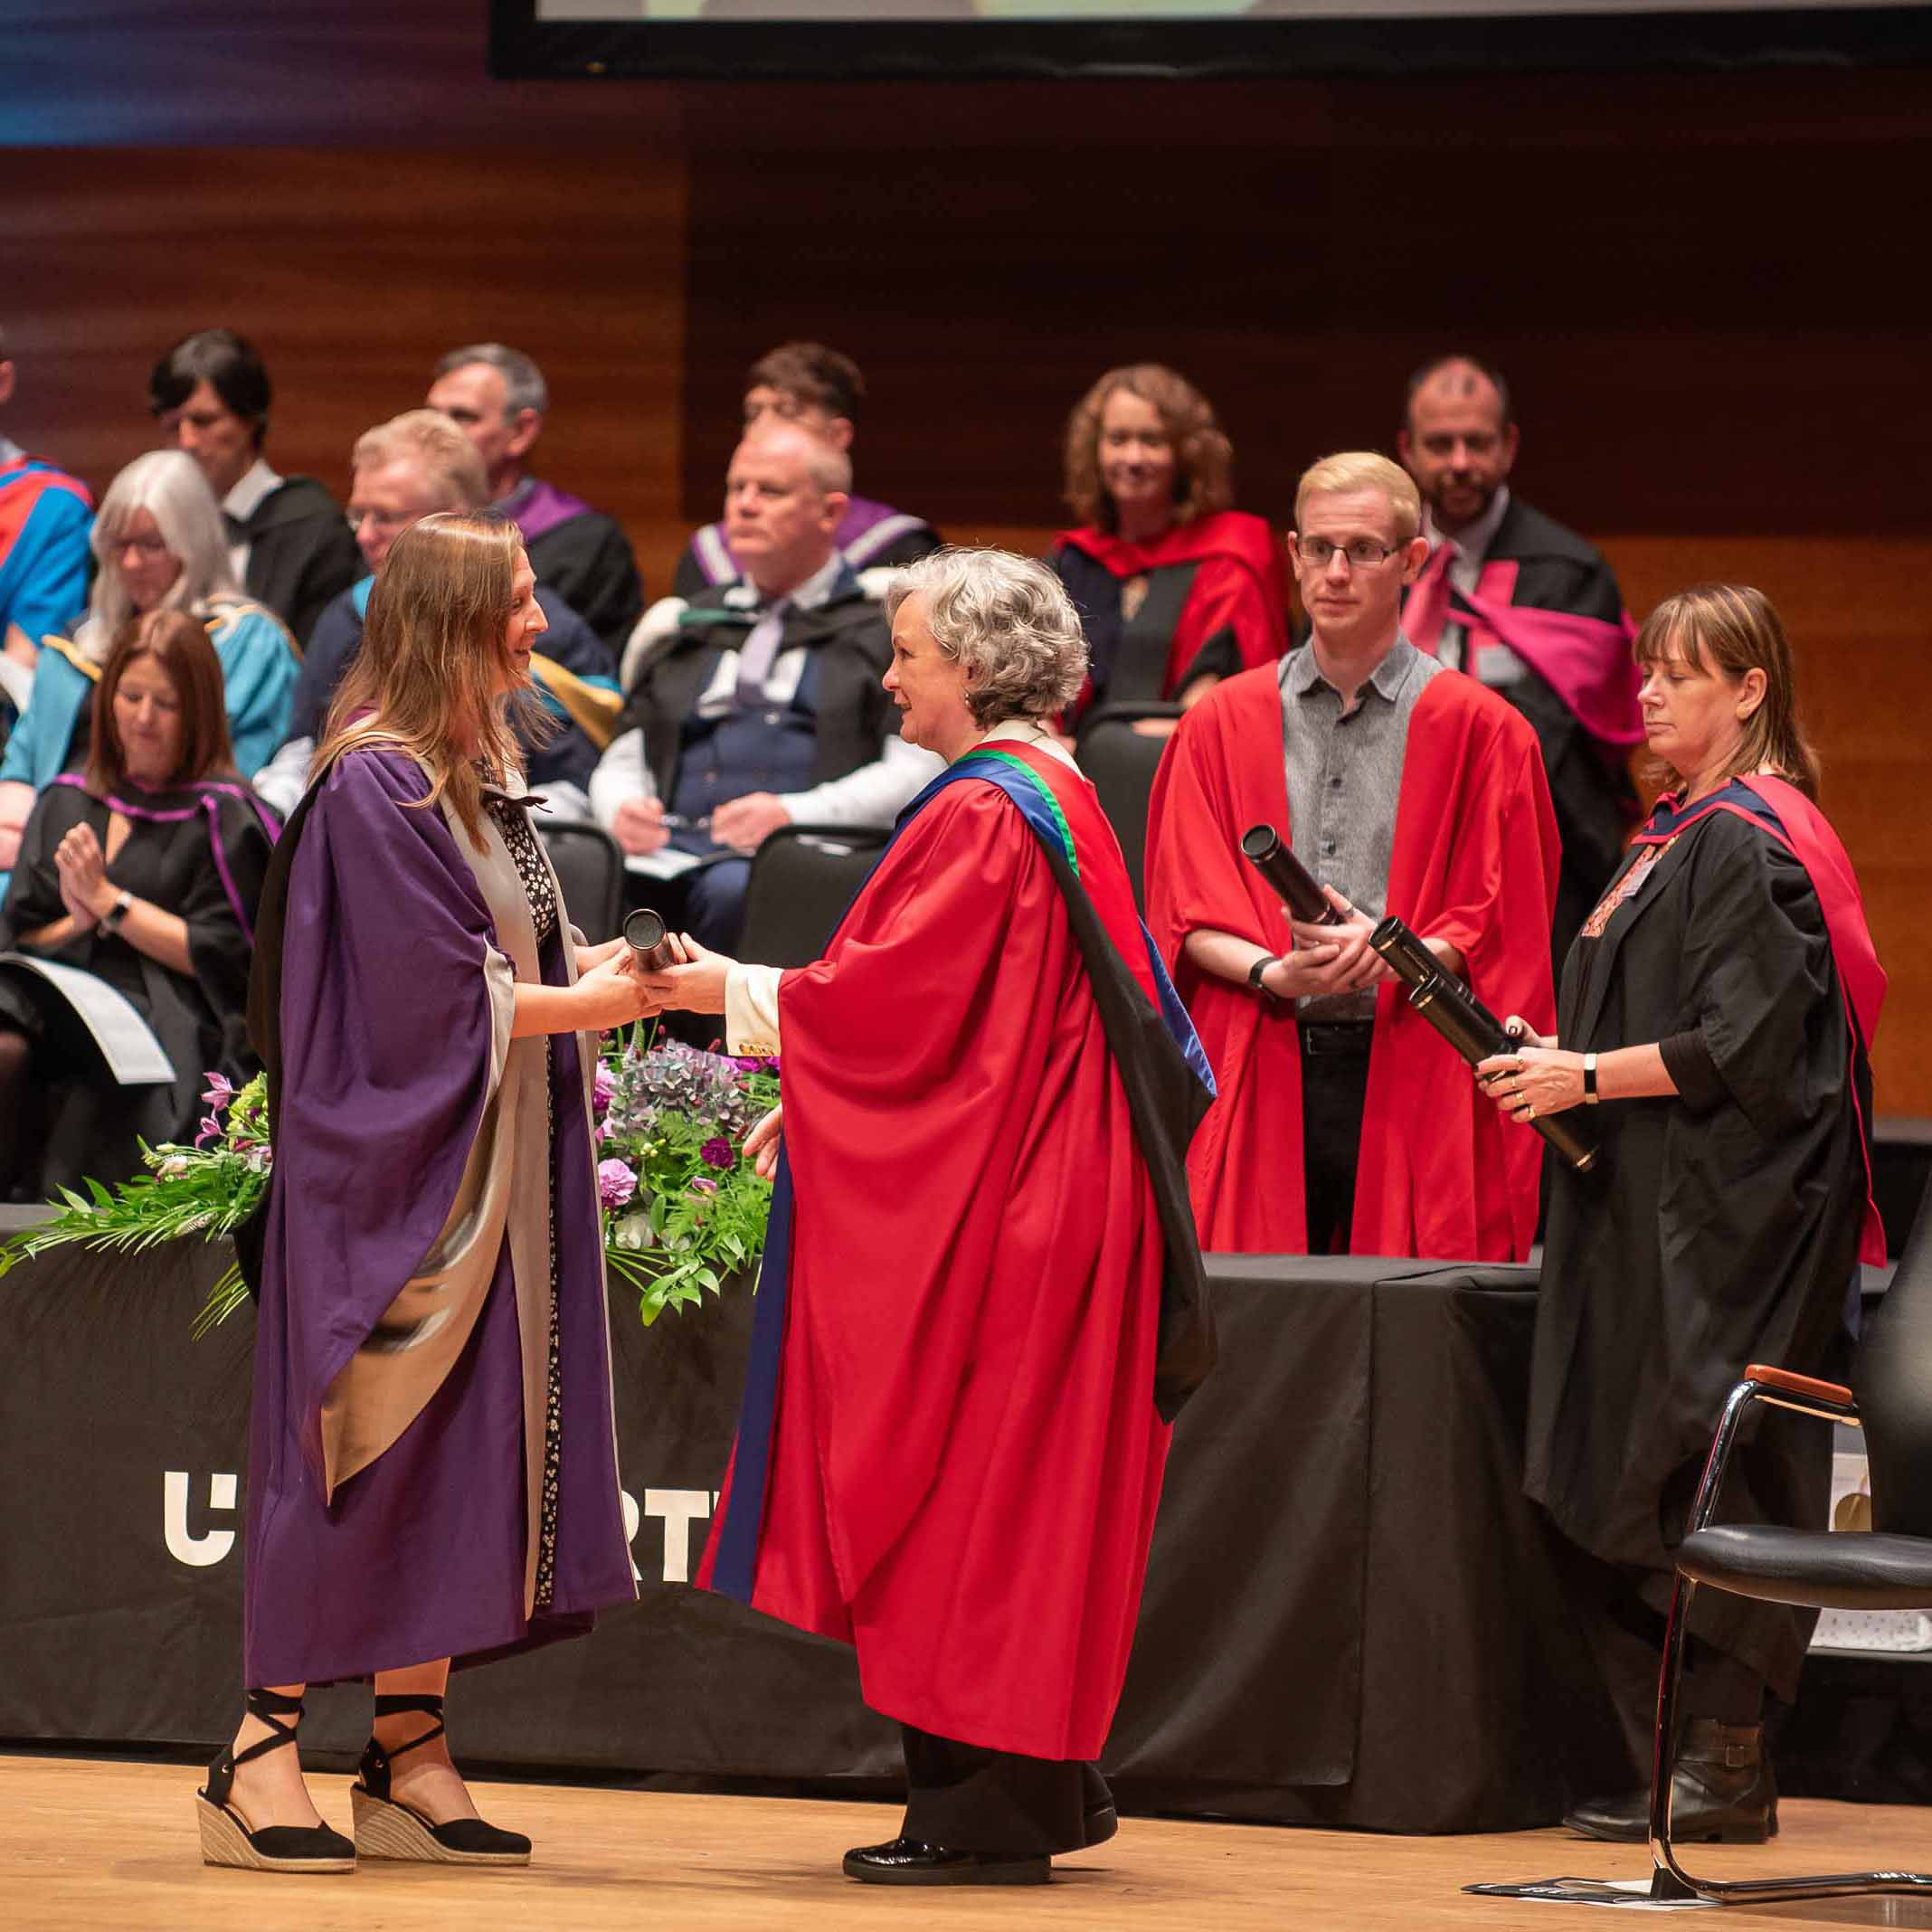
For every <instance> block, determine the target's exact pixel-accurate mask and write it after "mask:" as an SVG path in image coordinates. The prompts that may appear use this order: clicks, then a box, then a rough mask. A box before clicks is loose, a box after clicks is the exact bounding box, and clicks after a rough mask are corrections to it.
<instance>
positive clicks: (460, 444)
mask: <svg viewBox="0 0 1932 1932" xmlns="http://www.w3.org/2000/svg"><path fill="white" fill-rule="evenodd" d="M349 460H350V464H351V467H352V468H353V469H354V471H355V483H354V485H353V487H352V488H351V489H350V493H349V520H350V521H351V522H352V523H353V524H354V525H355V537H356V542H357V543H358V544H359V545H361V546H362V556H363V560H364V562H365V564H366V565H367V567H368V571H369V573H370V574H368V575H365V577H364V578H363V579H362V581H361V582H359V583H355V584H352V585H351V586H350V588H349V589H347V590H346V591H345V592H343V593H342V595H341V596H339V597H338V598H336V601H334V602H333V603H331V604H330V605H329V607H328V608H327V610H326V611H323V613H322V615H321V617H320V618H319V619H317V622H316V628H315V634H314V636H313V637H311V638H310V639H309V641H308V654H307V656H306V657H305V658H303V660H302V674H301V676H300V677H299V678H298V679H297V681H296V687H295V695H294V697H293V698H292V699H291V700H290V703H289V735H288V738H287V739H286V741H285V742H284V743H283V745H282V747H281V749H280V750H279V752H277V753H276V754H275V756H274V758H273V760H272V761H271V762H270V763H268V764H267V765H265V766H263V767H262V769H261V770H260V772H257V773H256V774H255V785H256V789H257V790H258V791H260V793H261V795H262V797H263V798H265V799H267V800H269V801H270V804H272V805H273V806H274V807H275V809H276V810H278V811H279V812H280V813H282V815H283V816H284V817H286V816H287V815H288V814H289V812H291V811H293V810H294V809H295V807H296V804H297V802H298V800H300V798H301V796H302V793H303V791H305V790H306V789H307V786H308V765H309V761H310V760H311V759H312V758H313V757H314V755H315V748H316V742H317V740H318V739H319V738H320V737H321V736H322V726H323V721H324V719H325V718H326V717H327V715H328V707H329V702H330V700H331V699H332V698H333V697H334V696H335V695H336V686H337V685H338V684H339V683H341V681H342V677H343V674H344V673H345V672H346V670H347V669H348V668H349V666H350V664H351V662H353V661H354V658H355V653H356V651H357V650H358V649H360V648H361V646H362V634H363V620H364V619H365V617H366V616H367V614H368V611H369V592H370V590H371V589H372V587H373V586H374V582H375V577H374V572H376V571H377V570H379V569H381V567H382V564H383V559H384V557H386V556H387V555H388V554H389V546H390V545H392V544H393V543H394V542H395V540H396V538H397V537H398V536H399V535H402V533H403V531H404V530H406V529H408V528H409V526H410V525H412V523H414V522H415V521H416V520H417V518H418V517H421V516H429V515H430V514H431V511H434V510H480V509H483V508H485V507H487V506H488V500H489V480H488V477H487V476H486V475H485V473H484V469H483V460H482V459H481V458H480V457H479V456H478V454H477V452H476V450H475V449H474V448H473V447H472V446H471V444H470V441H469V438H468V437H467V436H465V435H464V434H463V432H462V431H461V430H459V428H458V427H457V426H456V424H455V423H453V422H451V421H450V419H449V418H448V417H447V416H443V415H440V414H438V412H436V411H434V410H432V409H412V410H405V411H404V412H403V414H402V415H400V416H396V417H393V418H392V419H391V420H390V421H387V422H382V423H378V424H377V425H376V426H375V428H374V429H373V430H370V431H366V432H365V434H364V435H363V436H362V437H360V438H359V439H358V440H357V441H356V444H355V453H354V454H353V455H352V456H351V458H350V459H349ZM536 601H537V603H538V605H539V607H540V608H541V609H542V611H543V613H544V616H545V619H546V620H548V624H549V629H548V630H545V633H544V635H543V638H542V639H541V640H540V642H539V644H538V646H537V649H536V650H535V653H534V654H533V655H532V657H531V659H530V670H531V679H532V683H533V684H534V686H535V692H536V696H537V697H538V698H539V699H540V700H541V701H542V703H543V705H544V707H545V710H546V711H548V712H549V713H550V715H551V719H552V728H551V730H550V731H549V732H548V733H547V734H544V735H541V736H539V737H535V738H525V739H524V741H523V749H524V757H525V761H526V769H527V773H528V777H529V781H530V789H531V791H535V792H541V793H542V794H543V796H544V799H545V801H546V802H545V805H544V806H543V807H541V808H539V809H538V812H539V817H544V816H549V817H554V818H558V819H588V818H589V817H590V815H591V804H590V797H589V793H588V790H587V788H588V786H589V783H590V777H591V772H592V768H593V767H594V766H595V764H596V762H597V753H598V750H599V748H600V747H601V745H602V744H603V743H605V742H606V741H607V740H608V739H609V737H610V735H611V728H612V726H613V725H614V723H615V720H616V716H617V712H618V689H617V680H616V678H615V677H613V676H612V675H611V672H612V668H613V667H612V665H611V655H610V653H609V652H608V651H607V650H605V649H604V647H603V644H602V642H601V640H600V639H599V638H598V637H597V635H596V633H595V632H594V631H593V630H592V629H591V627H590V626H589V625H588V624H586V623H585V622H584V621H583V620H582V618H581V617H579V616H578V615H577V613H576V612H575V611H573V610H572V609H571V607H570V606H569V605H568V604H567V603H565V602H564V600H563V599H562V598H561V597H559V596H558V595H557V593H556V592H555V590H554V588H552V587H551V586H550V585H548V584H546V583H545V582H542V581H541V580H539V582H538V583H537V586H536Z"/></svg>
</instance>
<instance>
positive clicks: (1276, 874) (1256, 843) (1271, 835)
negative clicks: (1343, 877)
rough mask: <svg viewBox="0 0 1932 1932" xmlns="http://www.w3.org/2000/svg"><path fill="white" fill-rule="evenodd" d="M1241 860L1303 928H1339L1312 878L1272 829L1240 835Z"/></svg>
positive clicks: (1257, 827)
mask: <svg viewBox="0 0 1932 1932" xmlns="http://www.w3.org/2000/svg"><path fill="white" fill-rule="evenodd" d="M1241 856H1242V857H1244V858H1245V859H1247V860H1248V861H1249V862H1250V863H1251V864H1252V865H1253V866H1254V867H1255V870H1256V871H1257V872H1259V873H1260V874H1261V876H1262V877H1263V878H1264V879H1266V880H1267V882H1268V885H1269V886H1270V887H1271V888H1272V889H1273V891H1274V895H1275V897H1276V898H1278V899H1279V900H1280V901H1281V902H1282V904H1283V905H1285V906H1286V907H1287V908H1288V911H1289V913H1290V914H1291V915H1292V916H1293V917H1294V918H1296V919H1299V920H1300V921H1301V922H1302V924H1303V925H1340V923H1341V914H1340V913H1338V912H1337V911H1336V910H1335V908H1334V907H1333V906H1332V905H1331V904H1329V899H1328V895H1327V894H1326V893H1325V892H1323V891H1322V889H1321V886H1320V885H1319V884H1318V883H1317V881H1316V879H1315V876H1314V874H1313V873H1312V872H1311V871H1310V870H1309V869H1308V867H1306V866H1304V865H1303V864H1302V861H1301V860H1300V859H1298V858H1297V857H1295V856H1294V851H1293V848H1292V847H1291V846H1290V845H1289V844H1288V842H1287V840H1286V839H1284V838H1283V837H1282V835H1281V834H1280V833H1279V832H1278V831H1276V830H1275V829H1274V827H1273V826H1272V825H1251V826H1249V827H1248V829H1247V830H1246V831H1245V832H1243V833H1242V835H1241Z"/></svg>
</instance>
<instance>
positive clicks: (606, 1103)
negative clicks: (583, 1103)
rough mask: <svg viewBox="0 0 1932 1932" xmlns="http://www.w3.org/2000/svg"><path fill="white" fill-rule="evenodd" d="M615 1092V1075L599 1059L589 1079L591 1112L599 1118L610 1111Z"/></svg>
mask: <svg viewBox="0 0 1932 1932" xmlns="http://www.w3.org/2000/svg"><path fill="white" fill-rule="evenodd" d="M616 1092H617V1076H616V1075H614V1074H612V1073H611V1069H610V1068H609V1067H608V1066H606V1065H604V1064H603V1062H602V1061H601V1060H600V1061H599V1062H598V1063H597V1071H596V1073H595V1074H594V1075H592V1080H591V1112H592V1113H594V1114H596V1115H597V1116H598V1117H599V1118H600V1119H601V1118H602V1116H603V1115H604V1114H606V1113H609V1112H610V1111H611V1095H612V1094H615V1093H616Z"/></svg>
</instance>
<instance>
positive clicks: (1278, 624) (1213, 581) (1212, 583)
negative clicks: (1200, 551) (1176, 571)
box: [1168, 556, 1288, 697]
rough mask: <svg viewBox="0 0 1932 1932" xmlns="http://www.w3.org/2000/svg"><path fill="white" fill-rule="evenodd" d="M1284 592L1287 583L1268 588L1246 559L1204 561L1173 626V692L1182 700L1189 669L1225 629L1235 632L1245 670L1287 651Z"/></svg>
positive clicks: (1170, 685) (1170, 665)
mask: <svg viewBox="0 0 1932 1932" xmlns="http://www.w3.org/2000/svg"><path fill="white" fill-rule="evenodd" d="M1278 592H1281V593H1278ZM1284 592H1285V585H1283V586H1279V587H1274V586H1271V585H1269V584H1268V583H1267V582H1265V581H1264V579H1263V578H1261V577H1259V576H1257V575H1256V574H1255V570H1254V567H1253V565H1252V564H1249V563H1247V562H1246V561H1245V559H1243V558H1240V557H1233V556H1212V557H1204V558H1203V559H1202V560H1201V564H1200V568H1199V569H1198V571H1197V572H1196V573H1195V576H1194V589H1193V592H1192V593H1191V594H1190V595H1189V599H1188V601H1187V603H1186V604H1185V605H1184V606H1183V607H1182V609H1181V613H1180V620H1179V622H1178V623H1177V624H1176V625H1175V626H1174V637H1173V642H1172V644H1171V645H1170V650H1169V656H1168V689H1169V692H1170V695H1171V696H1175V697H1179V695H1180V693H1181V690H1182V688H1183V687H1184V685H1185V682H1186V680H1187V677H1188V668H1189V666H1190V665H1191V664H1192V663H1193V662H1194V660H1195V658H1197V657H1198V655H1199V654H1200V651H1201V649H1202V648H1203V647H1204V646H1205V645H1206V644H1207V643H1208V639H1210V638H1212V637H1214V636H1215V635H1216V633H1217V632H1218V631H1221V630H1232V631H1233V632H1234V637H1235V648H1236V650H1237V651H1238V652H1239V654H1240V658H1241V668H1242V669H1243V670H1245V671H1246V670H1254V669H1255V668H1256V667H1257V666H1260V665H1264V664H1273V663H1274V661H1275V659H1276V658H1279V657H1281V655H1282V654H1283V652H1284V651H1285V650H1286V649H1288V612H1287V598H1286V596H1285V594H1283V593H1284Z"/></svg>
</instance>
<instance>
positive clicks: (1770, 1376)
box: [1685, 1362, 1861, 1534]
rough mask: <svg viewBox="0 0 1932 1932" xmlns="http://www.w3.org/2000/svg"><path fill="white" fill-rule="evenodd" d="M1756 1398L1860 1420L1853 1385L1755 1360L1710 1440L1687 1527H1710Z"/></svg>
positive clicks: (1825, 1418) (1855, 1423) (1805, 1412)
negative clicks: (1733, 1452)
mask: <svg viewBox="0 0 1932 1932" xmlns="http://www.w3.org/2000/svg"><path fill="white" fill-rule="evenodd" d="M1754 1402H1768V1403H1769V1404H1770V1405H1771V1406H1772V1407H1774V1408H1785V1409H1794V1410H1795V1411H1796V1412H1797V1413H1798V1414H1799V1415H1801V1416H1815V1417H1816V1418H1817V1419H1818V1420H1819V1421H1820V1422H1842V1423H1846V1424H1849V1425H1851V1426H1852V1428H1854V1429H1855V1428H1858V1427H1860V1426H1861V1425H1860V1422H1859V1416H1858V1407H1857V1405H1856V1403H1855V1401H1854V1399H1853V1397H1852V1391H1851V1390H1850V1389H1849V1388H1846V1387H1843V1386H1842V1384H1840V1383H1837V1382H1822V1381H1820V1380H1819V1379H1818V1378H1816V1377H1815V1376H1809V1375H1794V1374H1793V1373H1792V1371H1791V1370H1790V1369H1769V1368H1766V1366H1765V1365H1764V1364H1763V1363H1762V1362H1753V1363H1752V1364H1751V1365H1750V1367H1749V1368H1747V1369H1746V1370H1745V1371H1744V1379H1743V1381H1741V1382H1739V1383H1738V1385H1737V1386H1736V1387H1734V1388H1733V1389H1732V1390H1731V1392H1730V1395H1729V1397H1728V1398H1727V1399H1726V1401H1725V1404H1724V1413H1723V1415H1722V1416H1720V1417H1719V1420H1718V1428H1717V1434H1716V1435H1715V1436H1714V1437H1713V1438H1712V1440H1711V1444H1710V1454H1709V1457H1707V1458H1706V1460H1705V1463H1704V1473H1703V1476H1702V1478H1701V1480H1700V1482H1699V1483H1698V1486H1697V1499H1696V1501H1694V1502H1693V1503H1692V1504H1691V1518H1690V1521H1689V1522H1688V1524H1687V1525H1686V1526H1685V1527H1686V1533H1687V1534H1688V1533H1690V1532H1691V1531H1695V1530H1708V1529H1709V1527H1710V1522H1711V1519H1712V1518H1713V1517H1714V1516H1715V1515H1716V1514H1717V1511H1718V1501H1719V1496H1720V1495H1721V1493H1722V1492H1723V1488H1724V1477H1725V1474H1726V1472H1727V1471H1728V1469H1729V1467H1730V1459H1731V1451H1732V1450H1733V1449H1734V1448H1735V1447H1736V1446H1737V1442H1738V1430H1739V1429H1740V1428H1741V1427H1742V1425H1743V1423H1744V1418H1745V1416H1746V1414H1747V1411H1748V1410H1749V1408H1750V1406H1751V1405H1752V1404H1753V1403H1754Z"/></svg>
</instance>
